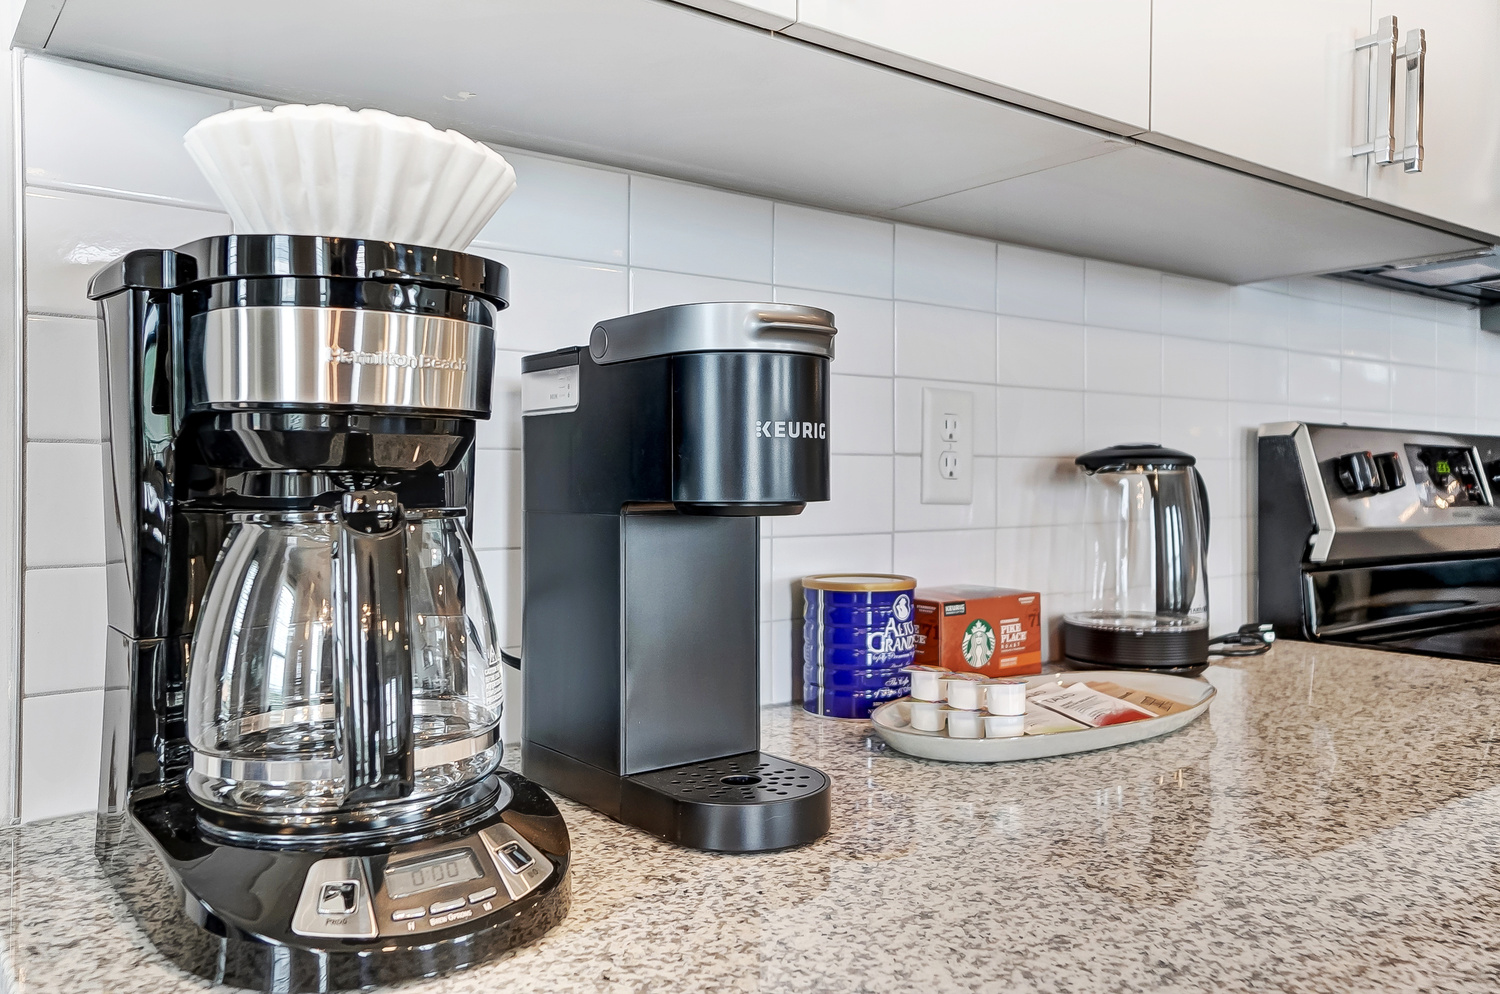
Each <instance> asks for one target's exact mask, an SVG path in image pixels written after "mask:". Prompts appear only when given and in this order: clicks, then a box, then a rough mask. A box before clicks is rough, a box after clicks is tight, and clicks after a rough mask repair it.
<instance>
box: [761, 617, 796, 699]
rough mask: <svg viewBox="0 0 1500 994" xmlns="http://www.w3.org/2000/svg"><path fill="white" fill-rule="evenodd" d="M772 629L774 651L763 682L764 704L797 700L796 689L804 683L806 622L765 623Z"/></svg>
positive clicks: (768, 662) (770, 655)
mask: <svg viewBox="0 0 1500 994" xmlns="http://www.w3.org/2000/svg"><path fill="white" fill-rule="evenodd" d="M762 624H763V626H764V628H763V630H765V629H769V631H770V652H769V658H767V654H764V653H763V654H762V658H763V659H766V663H765V666H766V669H765V679H764V681H763V682H762V683H761V691H760V703H761V705H762V706H764V705H767V704H786V703H788V702H789V701H792V700H795V699H796V698H795V696H794V695H795V693H796V688H798V687H800V686H801V684H802V655H801V651H800V650H801V645H802V642H801V635H802V625H801V623H800V622H796V621H789V620H783V621H768V622H763V623H762Z"/></svg>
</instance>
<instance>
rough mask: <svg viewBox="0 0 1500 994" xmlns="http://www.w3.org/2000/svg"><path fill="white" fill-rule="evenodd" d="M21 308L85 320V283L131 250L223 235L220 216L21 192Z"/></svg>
mask: <svg viewBox="0 0 1500 994" xmlns="http://www.w3.org/2000/svg"><path fill="white" fill-rule="evenodd" d="M24 210H25V214H26V221H25V224H26V310H27V313H28V314H33V315H35V314H65V315H75V316H77V317H84V318H92V317H93V316H94V314H95V311H96V308H95V305H94V302H93V301H91V300H89V299H88V294H87V292H86V291H87V289H88V283H89V280H90V279H91V278H92V277H93V275H94V274H95V273H97V272H98V271H99V270H100V269H103V268H104V266H105V265H106V264H107V263H110V262H113V261H114V260H116V259H118V258H120V256H122V255H124V254H125V253H126V252H129V251H130V250H132V249H138V248H174V247H176V246H178V245H181V244H183V243H184V242H190V241H192V240H194V239H195V238H203V237H205V236H207V235H221V234H226V233H228V231H229V218H228V217H227V216H226V215H224V214H215V213H211V212H209V211H201V210H190V209H188V208H185V207H168V206H166V205H164V204H148V203H141V202H139V201H134V200H117V199H114V198H111V197H96V196H91V195H88V194H83V193H73V192H69V191H62V190H40V189H30V190H27V191H26V197H25V205H24Z"/></svg>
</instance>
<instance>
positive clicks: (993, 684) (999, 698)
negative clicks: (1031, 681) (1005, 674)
mask: <svg viewBox="0 0 1500 994" xmlns="http://www.w3.org/2000/svg"><path fill="white" fill-rule="evenodd" d="M984 709H985V710H986V711H988V712H989V713H990V714H1000V715H1014V714H1025V713H1026V681H1025V680H990V681H989V682H987V683H986V684H985V685H984Z"/></svg>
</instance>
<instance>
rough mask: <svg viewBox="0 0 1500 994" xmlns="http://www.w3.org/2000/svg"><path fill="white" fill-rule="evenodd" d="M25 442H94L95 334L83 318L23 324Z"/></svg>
mask: <svg viewBox="0 0 1500 994" xmlns="http://www.w3.org/2000/svg"><path fill="white" fill-rule="evenodd" d="M26 437H27V438H28V439H31V440H33V441H37V440H46V441H80V442H97V441H98V440H99V439H100V438H102V437H103V429H102V427H101V426H100V422H99V329H98V325H97V323H96V322H94V321H90V320H85V319H83V318H53V317H34V318H31V319H29V320H28V321H27V322H26Z"/></svg>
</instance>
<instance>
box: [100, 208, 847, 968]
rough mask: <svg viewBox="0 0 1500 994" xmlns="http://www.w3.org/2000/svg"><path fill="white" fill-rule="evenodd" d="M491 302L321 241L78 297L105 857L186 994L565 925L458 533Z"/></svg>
mask: <svg viewBox="0 0 1500 994" xmlns="http://www.w3.org/2000/svg"><path fill="white" fill-rule="evenodd" d="M506 295H507V287H506V271H505V267H503V266H501V265H499V264H497V263H494V262H490V261H488V260H485V259H480V258H477V257H474V256H469V255H464V254H461V253H458V252H452V251H446V250H439V249H430V248H420V247H416V246H408V245H401V244H397V243H394V242H388V241H387V242H381V241H373V240H360V239H340V238H323V237H317V236H310V235H239V236H229V237H216V238H209V239H205V240H203V241H199V242H194V243H192V244H190V245H186V246H183V247H181V248H178V249H176V250H149V251H147V250H143V251H138V252H132V253H130V254H129V255H127V256H125V258H124V259H122V260H120V261H119V262H117V263H115V264H113V265H111V266H109V267H108V268H106V269H104V270H103V271H101V272H100V273H99V274H98V275H97V276H96V277H95V278H94V281H93V283H92V285H91V288H90V296H91V297H93V298H94V299H95V300H97V301H98V303H99V313H100V319H101V343H102V349H103V376H102V386H103V393H104V409H105V421H106V429H107V431H108V437H109V443H108V445H107V446H106V453H107V455H106V479H107V486H106V502H107V511H108V518H109V520H110V521H111V523H112V525H111V529H112V530H111V533H110V535H109V544H110V547H109V555H108V562H109V566H108V578H109V624H110V631H109V659H108V664H109V671H108V672H109V682H108V688H109V689H108V690H107V691H106V699H107V702H108V703H107V706H106V729H105V756H104V767H103V777H104V779H103V784H102V787H101V792H100V815H99V837H98V846H97V849H98V853H99V857H100V859H101V861H102V862H103V863H104V864H105V866H106V868H107V870H108V872H109V875H110V876H111V878H112V879H113V880H114V881H115V882H116V885H117V888H118V889H119V891H120V893H121V894H122V896H124V897H125V899H126V901H127V903H129V904H130V905H131V906H132V908H133V910H134V911H135V913H136V915H137V917H138V920H139V921H140V924H141V926H142V928H143V929H144V930H145V931H146V933H147V934H148V935H150V936H151V938H152V939H153V941H155V942H156V944H157V945H158V947H159V948H161V949H162V950H163V951H164V952H166V953H167V954H168V955H170V956H172V957H173V958H175V959H177V960H178V962H179V963H181V965H183V966H184V967H185V968H187V969H189V970H192V971H193V972H195V973H198V974H200V975H202V976H205V977H208V978H210V979H212V980H216V981H220V982H224V983H229V984H234V985H238V986H245V987H258V988H264V989H268V990H278V991H294V990H306V989H314V990H325V989H334V988H352V987H363V986H368V985H372V984H375V983H378V982H385V981H391V980H397V979H400V978H403V977H411V976H429V975H433V974H436V973H440V972H443V971H445V970H450V969H457V968H461V967H464V966H468V965H470V964H473V963H476V962H478V961H480V960H482V959H484V958H486V957H487V956H490V955H492V954H494V953H497V952H499V951H500V950H503V949H505V948H508V947H510V946H513V945H516V944H519V943H523V942H526V941H529V940H531V939H533V938H535V937H537V936H539V935H541V934H542V933H543V932H544V931H546V930H547V929H548V928H550V927H551V926H552V925H554V924H555V923H557V922H558V921H559V920H561V918H562V917H563V916H564V915H565V914H566V912H567V908H568V894H569V886H568V872H569V844H568V833H567V829H566V828H565V826H564V825H563V822H562V819H561V817H560V816H559V814H558V811H557V808H556V807H555V806H554V805H553V803H552V802H551V800H550V799H548V797H547V796H546V795H545V794H544V793H543V792H542V791H541V790H540V789H538V788H537V787H536V786H535V785H534V784H532V783H530V782H529V781H527V780H525V779H523V778H521V777H520V776H517V775H516V774H514V773H511V772H509V771H508V770H504V769H501V768H500V767H499V762H500V754H501V745H500V742H499V719H500V712H501V706H502V690H501V672H500V654H499V647H498V645H497V644H496V634H495V626H494V623H493V620H492V616H491V609H490V605H489V601H488V598H487V597H486V594H485V589H484V583H483V580H482V579H481V577H480V574H479V570H478V568H477V566H476V563H475V558H474V554H473V551H472V549H471V547H470V544H469V538H468V533H467V516H468V514H469V510H470V505H471V502H472V479H473V476H472V467H473V459H474V455H473V440H474V426H475V420H476V419H478V418H485V417H488V416H489V410H490V376H491V369H492V364H493V361H494V317H495V313H496V311H497V309H499V308H502V307H504V306H505V305H506ZM818 382H819V384H821V380H820V381H818ZM820 389H821V387H820ZM818 396H821V394H819V395H818ZM174 904H175V908H174V907H173V905H174Z"/></svg>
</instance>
